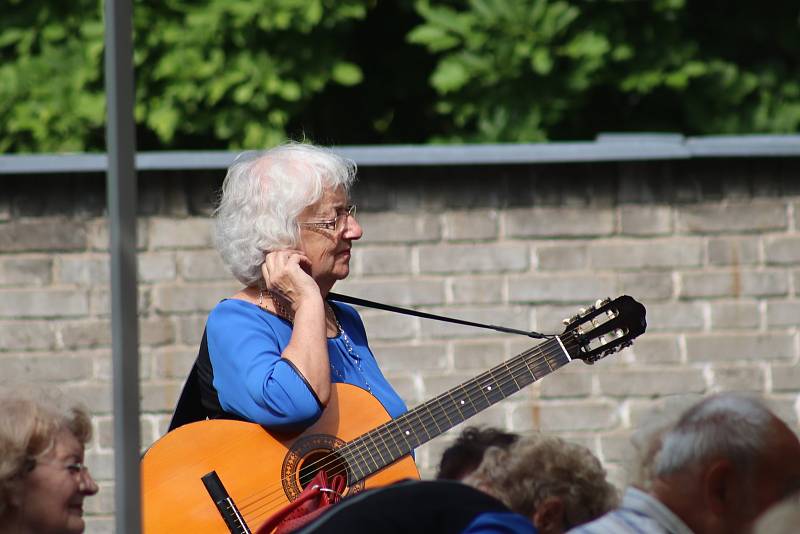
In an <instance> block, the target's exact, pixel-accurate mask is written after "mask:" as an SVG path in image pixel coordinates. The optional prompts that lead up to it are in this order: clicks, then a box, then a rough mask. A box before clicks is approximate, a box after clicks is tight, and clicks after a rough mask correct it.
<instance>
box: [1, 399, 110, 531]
mask: <svg viewBox="0 0 800 534" xmlns="http://www.w3.org/2000/svg"><path fill="white" fill-rule="evenodd" d="M91 432H92V427H91V423H90V422H89V417H88V415H87V414H86V412H85V411H83V410H82V409H81V408H78V407H72V408H65V407H64V406H63V403H61V404H60V403H59V402H57V401H56V400H54V399H52V398H50V396H48V395H44V394H37V395H36V396H35V397H34V396H33V395H31V394H30V392H28V393H26V392H22V391H11V390H8V391H2V392H0V533H12V532H13V533H14V534H28V533H30V534H33V533H36V534H74V533H79V532H83V529H84V526H85V525H84V521H83V499H84V498H85V497H87V496H90V495H94V494H95V493H97V484H95V481H94V480H93V479H92V477H91V475H90V474H89V471H88V469H87V468H86V466H85V465H84V463H83V449H84V446H85V445H86V442H87V441H89V438H90V436H91Z"/></svg>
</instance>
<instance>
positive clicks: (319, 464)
mask: <svg viewBox="0 0 800 534" xmlns="http://www.w3.org/2000/svg"><path fill="white" fill-rule="evenodd" d="M551 341H552V340H551ZM552 344H553V343H551V342H545V343H541V344H540V345H537V346H536V347H533V348H531V349H529V350H527V351H525V352H523V353H522V354H520V355H518V356H515V357H514V358H512V359H513V360H514V365H515V366H516V367H517V368H518V369H523V368H524V367H528V368H530V365H528V364H527V363H525V362H524V360H526V359H530V356H531V355H532V354H536V353H538V354H537V355H541V354H544V350H543V349H544V348H546V347H547V345H552ZM542 363H543V362H542V361H540V362H539V364H540V365H542ZM542 369H544V365H542ZM489 377H491V370H489V371H485V372H484V373H482V374H481V375H479V376H478V377H476V378H475V379H473V380H471V381H470V384H471V385H473V387H472V389H474V384H477V383H479V382H480V381H481V379H482V378H483V382H485V380H486V378H489ZM491 380H492V381H493V382H494V383H495V384H498V382H497V380H496V379H494V378H493V377H491ZM481 387H483V386H481ZM462 389H464V388H463V386H462ZM465 391H466V390H465ZM474 394H477V391H475V392H474ZM468 396H469V394H468ZM504 396H505V395H504ZM442 397H443V395H440V396H438V397H436V398H434V399H432V400H430V401H428V402H426V403H425V404H426V405H430V404H432V403H434V402H435V401H437V400H439V401H440V402H441V398H442ZM470 400H471V399H470ZM486 401H487V407H488V406H490V405H491V404H493V403H492V402H490V401H489V400H488V398H487V399H486ZM420 408H422V406H419V407H417V408H414V409H413V410H411V411H410V412H407V413H405V414H403V415H402V416H400V417H398V418H397V419H395V420H392V421H388V422H387V423H384V424H383V425H381V426H379V427H378V428H376V429H373V430H371V431H370V432H368V433H367V434H374V433H385V431H386V429H387V428H388V427H389V426H390V425H391V426H392V427H396V428H400V427H401V423H402V426H405V427H409V425H408V424H407V422H409V423H411V424H410V428H411V429H412V430H413V431H414V434H415V436H418V435H419V434H420V432H419V428H415V425H414V423H413V421H412V416H413V415H414V413H412V412H417V411H418V410H419V409H420ZM439 411H441V406H440V410H439ZM477 411H478V410H476V413H477ZM416 415H417V419H418V421H419V423H420V425H421V426H422V428H424V427H425V425H426V424H427V425H428V426H430V421H431V418H434V419H435V417H434V416H433V415H432V414H430V411H429V415H430V417H428V416H426V417H425V419H426V420H427V421H423V419H422V418H420V417H419V414H418V413H417V414H416ZM426 434H428V438H430V433H428V432H427V430H426ZM363 438H364V436H360V437H359V438H356V439H354V440H353V441H351V442H350V443H348V444H347V445H345V447H347V449H348V450H346V451H343V452H345V453H347V452H350V457H351V458H352V462H351V463H354V464H361V465H367V462H366V456H365V455H364V451H365V450H367V451H368V450H369V446H368V444H367V443H366V440H365V439H363ZM403 439H404V440H405V441H406V446H407V448H408V451H407V452H406V453H405V454H408V452H410V451H411V450H413V448H414V447H412V446H411V443H410V442H409V441H408V439H407V438H405V437H404V438H403ZM417 439H418V441H419V442H420V443H422V442H424V441H427V440H424V439H419V438H418V437H417ZM337 452H342V450H341V449H339V450H338V451H337ZM335 454H336V453H334V454H330V455H327V456H325V457H323V458H321V459H320V460H318V461H316V462H313V463H311V464H309V468H310V469H313V470H315V471H316V470H319V469H326V468H328V467H330V466H331V465H333V464H334V463H336V462H337V461H338V458H336V457H335ZM405 454H404V455H405ZM357 455H360V456H361V458H362V460H361V461H359V460H358V458H357ZM404 455H403V456H404ZM331 458H333V461H331ZM323 462H324V463H323ZM373 463H375V461H374V458H373ZM376 465H377V464H376ZM304 467H305V466H304ZM376 470H377V469H376ZM361 471H362V473H363V471H364V469H361ZM360 478H363V477H360ZM360 478H357V480H359V479H360ZM275 485H276V486H277V484H275ZM264 493H267V495H264ZM275 493H278V494H279V499H281V500H282V499H283V498H285V497H284V495H283V485H282V483H281V485H280V487H276V488H275V489H273V488H272V487H269V486H268V487H267V488H264V489H263V490H262V491H260V492H258V493H256V494H253V495H251V496H248V498H247V499H245V500H242V501H240V509H241V510H242V511H245V510H247V511H248V513H252V512H253V510H251V509H252V507H253V506H254V505H255V504H257V503H259V504H263V503H261V501H263V500H264V499H267V498H269V497H270V496H271V494H275ZM269 504H271V503H269ZM259 508H261V507H260V506H259Z"/></svg>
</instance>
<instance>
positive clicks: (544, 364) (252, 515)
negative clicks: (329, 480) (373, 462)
mask: <svg viewBox="0 0 800 534" xmlns="http://www.w3.org/2000/svg"><path fill="white" fill-rule="evenodd" d="M543 345H544V344H543ZM569 345H572V343H569ZM538 348H539V347H536V348H535V349H533V350H530V351H527V352H526V353H523V355H526V356H529V355H530V354H531V353H533V352H536V349H538ZM523 355H520V356H523ZM544 357H545V358H544V360H545V361H542V360H539V362H537V365H536V366H535V369H536V371H541V370H544V369H546V368H549V369H550V370H551V371H552V370H553V369H552V365H551V364H550V363H549V361H547V358H548V355H547V354H544ZM515 359H516V360H517V361H516V362H515V364H514V365H515V366H516V367H518V368H521V367H522V365H520V364H523V365H526V366H527V367H528V368H530V366H529V365H528V364H527V362H526V361H524V357H522V358H516V357H515ZM562 365H563V364H562ZM558 367H560V366H558ZM484 374H487V373H484ZM533 374H534V377H535V376H536V375H535V371H534V372H533ZM546 374H549V373H545V374H542V375H541V376H542V377H543V376H546ZM535 379H536V378H534V381H535ZM512 380H513V377H512ZM509 383H510V381H508V380H505V383H504V384H509ZM498 384H500V383H499V382H498ZM500 387H502V385H501V386H500ZM515 392H516V391H514V392H512V394H513V393H515ZM506 397H507V396H506V395H505V394H503V398H506ZM429 403H430V401H429ZM429 403H426V404H429ZM492 404H494V403H492ZM456 409H457V410H458V407H457V406H456ZM439 411H441V409H440V410H439ZM476 413H477V412H476ZM473 415H474V414H473ZM382 426H386V424H384V425H382ZM379 428H380V427H379ZM377 430H378V429H375V430H373V431H370V432H369V433H368V434H371V433H373V432H376V431H377ZM354 441H355V440H354ZM351 443H352V442H351ZM348 445H349V444H348ZM403 456H405V455H403ZM398 459H399V458H398ZM395 460H396V459H395ZM395 460H392V461H395ZM390 463H391V462H390ZM386 465H389V464H386ZM316 467H317V466H315V468H316ZM325 467H327V466H323V467H322V468H323V469H324V468H325ZM376 470H377V469H376ZM280 489H282V488H278V493H281V492H280ZM262 493H263V492H262ZM272 493H273V494H274V493H275V492H274V491H273V492H272ZM267 498H269V496H264V497H262V498H261V499H259V500H260V501H263V500H264V499H267ZM284 500H285V496H284V495H278V496H277V499H273V500H272V501H271V502H266V503H264V502H262V503H260V504H261V505H260V506H259V507H258V508H257V509H252V508H253V505H254V504H255V502H253V503H251V504H250V505H249V506H243V507H242V509H243V508H245V507H248V508H251V510H249V511H248V516H249V517H248V522H249V523H252V522H254V521H257V520H259V519H260V518H261V517H262V516H264V515H266V514H268V513H270V512H272V509H271V508H268V509H264V507H265V506H266V507H269V506H270V505H272V504H273V503H279V502H281V501H284ZM262 510H263V511H262ZM259 512H260V513H259Z"/></svg>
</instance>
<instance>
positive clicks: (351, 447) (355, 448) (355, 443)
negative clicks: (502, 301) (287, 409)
mask: <svg viewBox="0 0 800 534" xmlns="http://www.w3.org/2000/svg"><path fill="white" fill-rule="evenodd" d="M546 344H547V343H542V344H540V345H537V346H536V347H533V348H531V349H529V350H527V351H525V352H523V353H521V354H520V355H517V356H515V357H514V358H512V359H513V360H516V361H517V362H518V361H519V360H521V359H522V358H521V357H523V358H524V357H527V356H530V355H531V354H532V353H534V352H543V351H542V347H543V346H544V345H546ZM520 368H521V366H520ZM490 371H491V370H490ZM490 371H485V372H484V373H481V374H480V375H478V376H477V377H476V378H474V379H472V380H470V381H468V383H475V382H478V381H479V380H480V379H481V377H484V376H487V377H488V376H489V373H490ZM462 389H463V386H462ZM442 396H443V395H439V396H437V397H435V398H433V399H431V400H429V401H427V402H425V403H424V404H423V405H420V406H417V407H415V408H413V409H412V410H410V411H408V412H406V413H404V414H402V415H401V416H399V417H397V418H396V419H393V420H390V421H388V422H386V423H384V424H382V425H380V426H379V427H377V428H375V429H373V430H370V431H369V432H367V434H372V433H375V432H379V431H381V430H384V429H385V428H386V427H388V426H389V425H394V426H400V422H401V421H403V422H404V421H405V420H407V419H411V417H412V416H413V415H414V413H413V412H416V411H418V410H420V409H422V408H423V407H424V406H425V405H430V404H432V403H434V402H435V401H437V400H439V399H440V397H442ZM489 405H491V403H490V404H489ZM487 407H488V406H487ZM476 413H477V412H476ZM431 418H433V416H432V415H431V417H430V418H426V419H428V421H430V419H431ZM417 419H418V420H419V422H420V424H421V426H422V427H424V426H426V423H424V422H423V421H422V420H421V419H419V417H417ZM404 426H407V425H404ZM428 426H429V423H428ZM411 428H412V429H414V424H413V423H412V424H411ZM418 430H419V429H415V434H416V433H417V431H418ZM426 433H427V431H426ZM428 436H429V437H430V434H429V433H428ZM364 437H365V435H362V436H359V437H358V438H355V439H353V440H352V441H351V442H349V443H347V444H346V445H345V446H344V447H343V448H345V447H346V448H347V449H348V451H350V452H352V453H362V457H363V452H362V451H363V450H365V449H367V448H368V446H367V445H366V444H360V443H359V442H360V441H363V439H362V438H364ZM406 441H407V440H406ZM406 445H408V446H409V447H410V443H408V441H407V443H406ZM338 451H340V452H341V451H342V449H338ZM345 452H347V451H345ZM353 456H354V454H353ZM327 460H328V457H324V458H321V459H320V460H317V461H316V462H315V463H312V464H309V467H313V469H315V470H318V469H320V468H322V469H324V468H325V467H329V465H331V464H326V465H321V466H320V465H317V464H319V463H320V462H325V461H327ZM354 460H356V459H355V458H354ZM243 506H246V504H243Z"/></svg>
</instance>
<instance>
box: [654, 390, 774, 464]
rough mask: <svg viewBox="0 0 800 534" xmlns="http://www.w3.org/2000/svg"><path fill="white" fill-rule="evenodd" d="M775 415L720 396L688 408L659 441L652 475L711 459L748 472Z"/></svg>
mask: <svg viewBox="0 0 800 534" xmlns="http://www.w3.org/2000/svg"><path fill="white" fill-rule="evenodd" d="M775 419H776V417H775V415H774V414H773V413H772V412H771V411H770V410H769V409H768V408H767V407H766V406H765V405H764V404H763V403H762V402H761V401H759V400H757V399H755V398H752V397H748V396H745V395H740V394H735V393H721V394H718V395H714V396H711V397H709V398H707V399H704V400H702V401H700V402H699V403H697V404H695V405H694V406H692V407H691V408H689V409H688V410H687V411H686V412H684V413H683V415H682V416H681V417H680V419H679V420H678V421H677V423H676V424H675V425H674V426H673V427H672V428H671V429H670V430H668V431H667V432H666V433H665V434H664V435H663V437H662V441H661V448H660V450H659V452H658V453H657V454H656V456H655V458H654V460H653V473H652V474H653V475H654V476H656V477H664V476H668V475H670V474H673V473H678V472H682V471H684V470H687V469H691V468H693V467H696V466H700V465H702V464H703V463H704V462H706V461H708V460H711V459H713V458H727V459H729V460H730V461H732V462H734V463H735V465H737V466H739V467H741V468H743V469H744V470H745V471H749V470H750V469H751V468H752V467H753V465H754V464H755V462H756V460H757V459H758V457H759V455H760V454H762V453H763V452H764V450H765V449H766V447H767V446H768V439H769V435H770V433H771V432H772V431H774V422H775Z"/></svg>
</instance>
